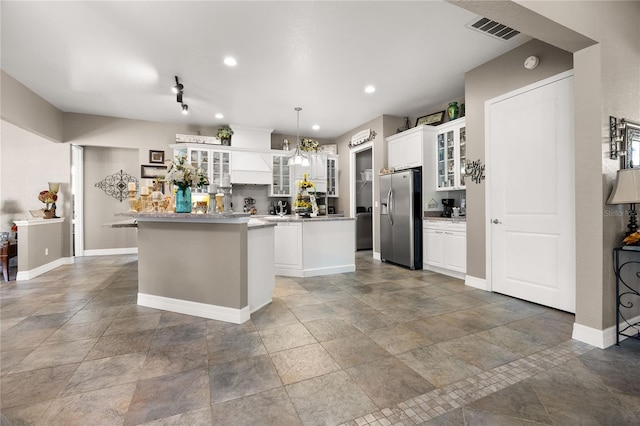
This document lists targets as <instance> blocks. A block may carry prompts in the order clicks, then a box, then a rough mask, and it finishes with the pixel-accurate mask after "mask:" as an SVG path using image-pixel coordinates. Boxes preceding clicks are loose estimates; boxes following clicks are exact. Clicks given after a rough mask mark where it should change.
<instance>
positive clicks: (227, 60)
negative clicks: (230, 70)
mask: <svg viewBox="0 0 640 426" xmlns="http://www.w3.org/2000/svg"><path fill="white" fill-rule="evenodd" d="M224 64H225V65H226V66H228V67H235V66H236V65H238V61H236V58H232V57H231V56H227V57H226V58H224Z"/></svg>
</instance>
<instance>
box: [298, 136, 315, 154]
mask: <svg viewBox="0 0 640 426" xmlns="http://www.w3.org/2000/svg"><path fill="white" fill-rule="evenodd" d="M318 145H319V144H318V141H314V140H313V139H308V138H305V139H302V140H300V149H301V150H303V151H306V152H310V151H317V150H318Z"/></svg>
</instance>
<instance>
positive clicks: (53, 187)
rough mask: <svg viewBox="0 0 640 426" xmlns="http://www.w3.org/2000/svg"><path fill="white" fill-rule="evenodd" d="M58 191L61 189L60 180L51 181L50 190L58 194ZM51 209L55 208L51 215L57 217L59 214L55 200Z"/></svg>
mask: <svg viewBox="0 0 640 426" xmlns="http://www.w3.org/2000/svg"><path fill="white" fill-rule="evenodd" d="M58 191H60V182H49V192H51V193H52V194H53V195H56V196H57V195H58ZM51 210H53V216H51V217H52V218H57V217H58V216H57V215H56V202H55V200H54V201H53V203H51Z"/></svg>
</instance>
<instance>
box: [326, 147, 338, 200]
mask: <svg viewBox="0 0 640 426" xmlns="http://www.w3.org/2000/svg"><path fill="white" fill-rule="evenodd" d="M337 196H338V156H337V155H331V154H329V155H327V197H333V198H335V197H337Z"/></svg>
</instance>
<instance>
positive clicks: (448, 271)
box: [422, 263, 466, 280]
mask: <svg viewBox="0 0 640 426" xmlns="http://www.w3.org/2000/svg"><path fill="white" fill-rule="evenodd" d="M422 269H424V270H425V271H431V272H437V273H438V274H442V275H447V276H449V277H453V278H458V279H459V280H464V279H465V277H466V275H465V274H464V272H458V271H452V270H451V269H444V268H439V267H437V266H431V265H426V264H424V263H423V264H422Z"/></svg>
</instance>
